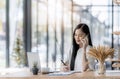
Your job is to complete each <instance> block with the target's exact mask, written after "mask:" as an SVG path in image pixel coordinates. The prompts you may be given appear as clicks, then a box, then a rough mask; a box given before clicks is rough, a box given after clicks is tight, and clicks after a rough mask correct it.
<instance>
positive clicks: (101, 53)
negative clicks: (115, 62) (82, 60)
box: [88, 46, 114, 63]
mask: <svg viewBox="0 0 120 79" xmlns="http://www.w3.org/2000/svg"><path fill="white" fill-rule="evenodd" d="M88 54H89V55H91V56H92V57H94V58H96V59H97V60H98V61H99V62H101V63H104V61H105V59H106V58H107V57H108V56H110V55H111V56H113V54H114V48H110V47H105V46H98V47H93V48H90V50H89V53H88Z"/></svg>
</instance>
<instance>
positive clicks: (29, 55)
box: [27, 52, 41, 72]
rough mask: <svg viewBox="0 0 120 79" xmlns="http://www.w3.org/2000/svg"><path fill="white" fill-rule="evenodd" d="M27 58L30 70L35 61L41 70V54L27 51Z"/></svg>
mask: <svg viewBox="0 0 120 79" xmlns="http://www.w3.org/2000/svg"><path fill="white" fill-rule="evenodd" d="M27 58H28V66H29V68H30V71H31V69H32V67H33V64H34V63H35V62H37V66H38V69H39V72H40V70H41V65H40V56H39V53H35V52H27Z"/></svg>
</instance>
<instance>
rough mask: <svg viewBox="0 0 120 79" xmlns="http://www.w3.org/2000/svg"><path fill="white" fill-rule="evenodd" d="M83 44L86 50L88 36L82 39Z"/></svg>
mask: <svg viewBox="0 0 120 79" xmlns="http://www.w3.org/2000/svg"><path fill="white" fill-rule="evenodd" d="M81 42H82V44H83V49H84V50H86V47H87V46H88V38H87V37H85V38H84V39H82V40H81Z"/></svg>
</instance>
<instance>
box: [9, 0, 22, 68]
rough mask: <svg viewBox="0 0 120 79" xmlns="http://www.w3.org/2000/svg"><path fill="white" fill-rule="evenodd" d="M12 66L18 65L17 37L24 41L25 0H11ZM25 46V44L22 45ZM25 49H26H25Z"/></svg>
mask: <svg viewBox="0 0 120 79" xmlns="http://www.w3.org/2000/svg"><path fill="white" fill-rule="evenodd" d="M9 11H10V14H9V15H10V28H9V29H10V33H9V35H10V66H11V67H13V66H17V62H19V60H17V57H18V58H19V56H18V54H17V51H15V49H16V48H17V47H16V46H18V44H17V43H16V41H17V38H20V41H21V42H20V43H23V0H10V10H9ZM20 46H22V47H23V45H20ZM23 50H24V49H23Z"/></svg>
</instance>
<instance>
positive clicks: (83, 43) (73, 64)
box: [62, 23, 95, 72]
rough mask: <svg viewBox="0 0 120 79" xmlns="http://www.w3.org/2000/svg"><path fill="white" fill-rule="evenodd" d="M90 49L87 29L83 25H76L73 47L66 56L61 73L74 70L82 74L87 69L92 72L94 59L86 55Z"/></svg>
mask: <svg viewBox="0 0 120 79" xmlns="http://www.w3.org/2000/svg"><path fill="white" fill-rule="evenodd" d="M90 47H92V41H91V36H90V31H89V27H88V26H87V25H86V24H84V23H81V24H78V25H77V27H76V28H75V30H74V32H73V45H72V49H71V51H70V52H69V54H68V58H67V61H66V62H65V64H66V65H62V70H63V71H69V70H75V71H81V72H84V71H86V70H88V69H90V70H94V64H95V63H94V58H92V57H90V56H89V55H88V54H87V53H88V51H89V49H90Z"/></svg>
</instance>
